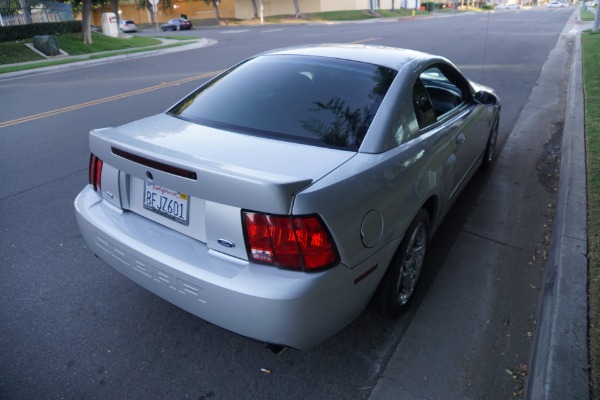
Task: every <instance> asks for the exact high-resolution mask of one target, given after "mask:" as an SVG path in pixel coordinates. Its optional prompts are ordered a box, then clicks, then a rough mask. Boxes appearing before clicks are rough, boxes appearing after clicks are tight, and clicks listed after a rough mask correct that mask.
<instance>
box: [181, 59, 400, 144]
mask: <svg viewBox="0 0 600 400" xmlns="http://www.w3.org/2000/svg"><path fill="white" fill-rule="evenodd" d="M395 75H396V71H394V70H392V69H389V68H385V67H380V66H377V65H372V64H366V63H359V62H353V61H345V60H338V59H330V58H323V57H307V56H289V55H271V56H262V57H258V58H254V59H251V60H249V61H246V62H245V63H243V64H241V65H240V66H238V67H237V68H235V69H234V70H232V71H230V72H228V73H227V74H224V75H222V76H221V77H219V78H217V79H215V80H213V81H212V82H210V83H208V84H207V85H205V86H204V87H202V88H200V89H198V90H197V91H196V92H194V93H193V94H191V95H190V96H188V97H187V98H186V99H184V100H183V101H182V102H181V103H179V104H178V105H176V106H175V107H173V109H171V110H170V113H172V114H174V115H177V116H179V117H180V118H183V119H186V120H189V121H193V122H196V123H199V124H202V125H208V126H212V127H217V128H221V129H227V130H232V131H236V132H241V133H246V134H253V135H262V136H268V137H275V138H279V139H284V140H292V141H300V142H303V143H312V144H315V145H321V146H327V147H336V148H342V149H350V150H356V149H358V147H359V146H360V144H361V142H362V140H363V138H364V136H365V134H366V132H367V129H368V128H369V125H370V124H371V121H372V120H373V116H374V115H375V113H376V112H377V109H378V107H379V105H380V103H381V101H382V99H383V97H384V96H385V94H386V92H387V90H388V88H389V86H390V85H391V83H392V80H393V79H394V77H395Z"/></svg>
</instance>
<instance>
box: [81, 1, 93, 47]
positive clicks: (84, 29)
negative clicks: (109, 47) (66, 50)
mask: <svg viewBox="0 0 600 400" xmlns="http://www.w3.org/2000/svg"><path fill="white" fill-rule="evenodd" d="M81 35H82V37H83V43H85V44H92V0H83V2H82V5H81Z"/></svg>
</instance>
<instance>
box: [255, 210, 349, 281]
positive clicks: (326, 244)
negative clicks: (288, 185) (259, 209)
mask: <svg viewBox="0 0 600 400" xmlns="http://www.w3.org/2000/svg"><path fill="white" fill-rule="evenodd" d="M243 218H244V226H245V233H246V245H247V249H248V256H249V257H250V259H251V260H252V261H256V262H260V263H265V264H273V265H277V266H279V267H283V268H293V269H304V270H305V271H311V270H312V271H314V270H317V269H321V268H325V267H328V266H330V265H332V264H334V263H335V262H337V261H338V259H339V256H338V253H337V250H336V248H335V246H334V244H333V241H332V240H331V236H330V235H329V232H328V231H327V228H326V227H325V225H324V224H323V222H322V221H321V219H320V218H319V217H318V216H316V215H310V216H301V217H290V216H276V215H267V214H261V213H251V212H244V217H243Z"/></svg>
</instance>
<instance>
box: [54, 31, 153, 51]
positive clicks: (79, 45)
mask: <svg viewBox="0 0 600 400" xmlns="http://www.w3.org/2000/svg"><path fill="white" fill-rule="evenodd" d="M159 44H161V42H160V40H157V39H154V38H149V37H142V36H133V37H131V38H128V39H122V38H114V37H110V36H105V35H101V34H99V33H93V34H92V44H84V43H83V41H82V40H81V35H80V34H75V33H73V34H70V35H63V36H59V37H58V46H59V47H60V48H61V50H64V51H66V52H67V53H69V54H70V55H72V56H75V55H81V54H90V53H98V52H101V51H115V50H127V49H134V48H138V47H147V46H156V45H159Z"/></svg>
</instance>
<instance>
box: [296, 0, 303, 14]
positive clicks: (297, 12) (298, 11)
mask: <svg viewBox="0 0 600 400" xmlns="http://www.w3.org/2000/svg"><path fill="white" fill-rule="evenodd" d="M294 10H295V11H296V18H300V17H301V16H302V14H300V6H299V5H298V0H294Z"/></svg>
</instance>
